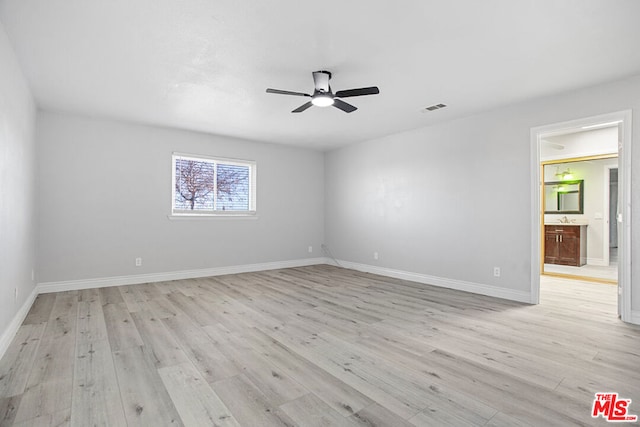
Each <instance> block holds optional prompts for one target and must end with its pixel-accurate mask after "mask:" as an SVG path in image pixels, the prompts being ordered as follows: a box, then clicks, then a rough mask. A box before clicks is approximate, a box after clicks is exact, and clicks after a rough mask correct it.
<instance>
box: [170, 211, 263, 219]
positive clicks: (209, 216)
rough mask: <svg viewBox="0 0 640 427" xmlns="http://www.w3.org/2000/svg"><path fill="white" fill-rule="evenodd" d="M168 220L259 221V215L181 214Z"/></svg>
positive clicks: (171, 216)
mask: <svg viewBox="0 0 640 427" xmlns="http://www.w3.org/2000/svg"><path fill="white" fill-rule="evenodd" d="M167 218H168V219H169V220H170V221H192V220H196V221H200V220H211V219H221V220H225V219H258V215H257V214H255V213H253V214H250V213H247V214H193V215H188V214H180V215H167Z"/></svg>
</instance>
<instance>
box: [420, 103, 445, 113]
mask: <svg viewBox="0 0 640 427" xmlns="http://www.w3.org/2000/svg"><path fill="white" fill-rule="evenodd" d="M444 107H446V105H445V104H435V105H431V106H430V107H427V108H425V109H424V110H422V112H423V113H426V112H427V111H436V110H439V109H441V108H444Z"/></svg>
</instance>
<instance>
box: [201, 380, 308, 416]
mask: <svg viewBox="0 0 640 427" xmlns="http://www.w3.org/2000/svg"><path fill="white" fill-rule="evenodd" d="M212 387H213V389H214V391H215V392H216V394H217V395H218V396H220V398H221V399H222V401H223V402H224V404H225V406H226V407H227V408H229V409H230V410H231V414H233V416H234V418H235V419H236V420H238V422H239V423H240V425H242V426H247V427H248V426H261V427H272V426H273V427H282V426H291V427H293V426H295V425H296V424H295V422H294V421H293V420H292V419H291V418H289V416H288V415H287V414H286V413H284V411H282V410H281V409H279V408H278V407H276V406H273V405H272V404H271V403H270V402H269V399H268V398H267V397H266V396H265V395H264V394H263V393H262V392H261V391H260V390H259V389H258V388H257V387H256V386H255V385H253V384H252V383H251V381H249V379H248V378H247V377H245V376H244V375H238V376H235V377H231V378H226V379H224V380H220V381H217V382H215V383H213V384H212Z"/></svg>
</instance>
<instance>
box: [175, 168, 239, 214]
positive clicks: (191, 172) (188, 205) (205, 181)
mask: <svg viewBox="0 0 640 427" xmlns="http://www.w3.org/2000/svg"><path fill="white" fill-rule="evenodd" d="M174 159H175V170H174V180H175V193H174V194H175V197H174V210H190V211H220V210H224V211H249V210H250V209H251V206H250V205H251V191H252V189H251V167H252V166H251V165H250V164H247V165H243V164H236V163H225V162H222V161H215V160H209V159H197V160H196V159H192V158H185V157H179V156H174Z"/></svg>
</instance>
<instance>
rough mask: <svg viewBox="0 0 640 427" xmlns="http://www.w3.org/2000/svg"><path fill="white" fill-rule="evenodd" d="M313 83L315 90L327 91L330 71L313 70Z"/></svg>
mask: <svg viewBox="0 0 640 427" xmlns="http://www.w3.org/2000/svg"><path fill="white" fill-rule="evenodd" d="M312 74H313V84H314V85H315V87H316V90H319V91H322V92H329V91H330V90H331V89H329V80H330V79H331V73H330V72H328V71H314V72H313V73H312Z"/></svg>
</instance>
